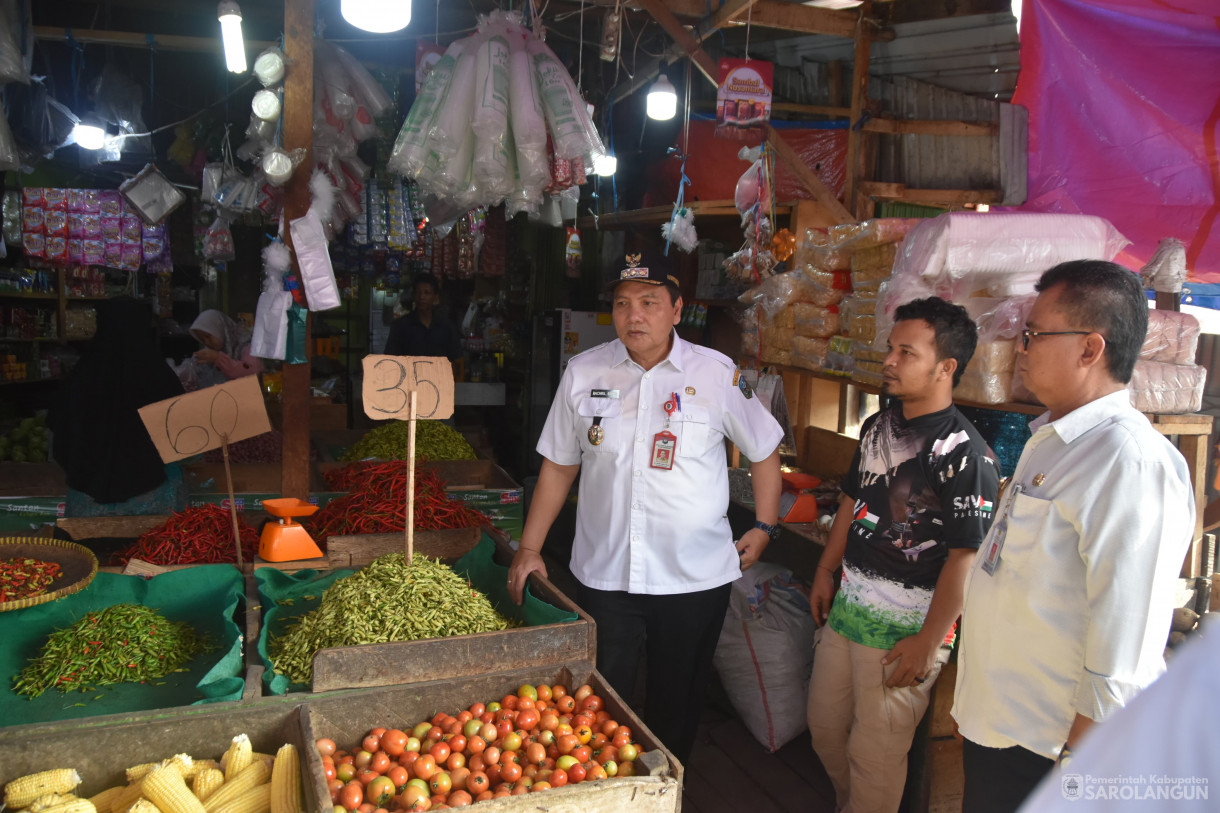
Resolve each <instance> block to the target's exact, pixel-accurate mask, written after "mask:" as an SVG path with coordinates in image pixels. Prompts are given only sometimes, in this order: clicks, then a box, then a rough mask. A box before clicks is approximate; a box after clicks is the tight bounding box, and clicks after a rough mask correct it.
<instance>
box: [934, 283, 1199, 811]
mask: <svg viewBox="0 0 1220 813" xmlns="http://www.w3.org/2000/svg"><path fill="white" fill-rule="evenodd" d="M1037 290H1038V292H1039V293H1038V298H1037V300H1036V301H1035V303H1034V306H1033V309H1032V310H1031V311H1030V314H1029V318H1028V319H1027V321H1026V329H1025V331H1024V332H1023V333H1022V338H1021V352H1020V355H1019V358H1018V365H1017V366H1018V369H1019V370H1020V372H1021V375H1022V376H1023V378H1024V380H1025V383H1026V386H1027V387H1028V388H1029V389H1030V391H1031V392H1033V393H1034V394H1035V395H1037V396H1038V398H1039V399H1041V401H1042V402H1043V403H1044V404H1046V406H1047V411H1046V412H1045V413H1043V414H1042V415H1041V416H1039V417H1038V418H1037V419H1036V420H1034V421H1033V423H1031V424H1030V429H1031V431H1032V432H1033V436H1032V437H1031V438H1030V440H1029V442H1028V443H1027V444H1026V445H1025V448H1024V450H1023V451H1022V452H1021V459H1020V461H1019V462H1018V463H1017V468H1016V471H1015V472H1014V473H1013V476H1012V480H1011V484H1010V485H1009V486H1008V488H1007V489H1006V492H1005V494H1004V495H1003V497H1002V498H1001V500H1000V506H999V509H998V512H997V515H996V521H995V524H994V525H993V526H992V528H991V532H990V534H989V535H988V537H987V539H986V541H985V542H984V543H983V547H982V549H981V552H980V555H979V556H978V558H977V559H976V561H975V563H974V566H973V567H972V568H971V571H970V574H969V575H968V577H967V581H966V601H965V609H964V610H963V613H962V642H961V652H960V654H959V659H958V672H957V689H956V694H955V702H954V706H953V712H952V714H953V717H954V719H955V720H957V723H958V727H959V730H960V732H961V734H962V736H963V737H965V745H964V758H963V761H964V768H965V773H966V786H965V795H964V798H963V806H962V807H963V811H964V812H965V813H975V811H985V812H986V813H1001V811H1012V810H1016V809H1017V808H1018V807H1019V806H1020V805H1021V802H1022V801H1023V800H1024V799H1025V797H1026V796H1028V795H1029V793H1030V792H1031V791H1032V790H1033V789H1034V787H1035V786H1036V785H1037V784H1038V782H1039V780H1041V779H1042V778H1043V777H1044V776H1045V775H1046V774H1047V773H1049V772H1050V770H1051V769H1052V767H1053V766H1054V765H1055V762H1056V760H1058V761H1060V762H1061V763H1064V762H1066V761H1067V760H1068V759H1070V754H1071V749H1072V748H1073V747H1074V746H1075V745H1076V744H1077V743H1078V742H1080V740H1081V738H1082V737H1084V736H1085V734H1086V732H1087V731H1088V730H1089V728H1090V727H1091V726H1092V725H1094V724H1095V723H1097V722H1100V721H1102V720H1105V719H1106V718H1107V717H1108V716H1110V715H1111V714H1113V713H1114V712H1115V711H1116V710H1118V709H1120V708H1122V707H1123V706H1125V705H1126V704H1127V703H1128V702H1130V701H1131V699H1132V698H1133V697H1135V695H1137V694H1138V693H1139V692H1140V691H1141V690H1142V689H1143V688H1144V687H1146V686H1147V685H1148V684H1149V683H1151V682H1152V681H1153V680H1154V679H1155V678H1156V677H1157V676H1158V675H1160V674H1161V672H1163V671H1164V669H1165V662H1164V658H1163V652H1164V648H1165V642H1166V639H1167V638H1168V635H1169V623H1170V617H1171V615H1172V612H1173V588H1174V583H1175V580H1176V579H1177V576H1178V571H1179V569H1180V567H1181V564H1182V560H1183V558H1184V556H1185V555H1186V549H1187V548H1188V547H1189V545H1190V540H1191V535H1192V533H1193V530H1194V523H1195V520H1194V515H1195V513H1194V512H1195V506H1194V494H1193V490H1192V488H1191V485H1190V477H1189V474H1188V472H1187V467H1186V461H1185V460H1183V458H1182V456H1181V454H1179V453H1178V451H1177V450H1176V449H1174V447H1173V446H1172V445H1171V444H1170V443H1169V441H1168V440H1166V439H1165V437H1164V436H1162V435H1161V434H1160V433H1159V432H1157V431H1156V430H1155V429H1153V428H1152V425H1151V424H1150V423H1149V421H1148V419H1147V418H1146V417H1144V416H1143V415H1141V414H1140V413H1139V412H1137V411H1136V410H1135V409H1134V408H1133V407H1132V406H1131V401H1130V396H1129V395H1128V392H1127V389H1126V385H1127V382H1128V381H1130V380H1131V371H1132V368H1133V367H1134V366H1135V360H1136V358H1137V357H1138V356H1139V352H1140V348H1141V346H1142V345H1143V342H1144V334H1145V333H1146V332H1147V328H1148V304H1147V299H1146V297H1145V295H1144V291H1143V289H1142V288H1141V287H1140V283H1139V278H1138V277H1137V276H1136V275H1135V274H1133V273H1131V272H1130V271H1128V270H1127V269H1125V268H1123V267H1121V266H1119V265H1115V264H1114V263H1109V262H1103V261H1100V260H1078V261H1073V262H1068V263H1062V264H1060V265H1057V266H1055V267H1054V268H1052V269H1050V270H1049V271H1047V272H1046V273H1045V274H1043V275H1042V278H1041V280H1040V281H1039V282H1038V286H1037Z"/></svg>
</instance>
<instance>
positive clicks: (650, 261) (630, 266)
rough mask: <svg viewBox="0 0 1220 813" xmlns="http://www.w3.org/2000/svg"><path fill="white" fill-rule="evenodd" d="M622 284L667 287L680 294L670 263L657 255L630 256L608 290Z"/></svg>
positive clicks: (610, 283)
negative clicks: (633, 283)
mask: <svg viewBox="0 0 1220 813" xmlns="http://www.w3.org/2000/svg"><path fill="white" fill-rule="evenodd" d="M620 282H642V283H644V284H645V285H667V286H669V287H670V288H672V289H673V292H674V293H675V294H677V293H680V289H679V286H678V278H677V277H675V276H674V275H673V274H671V273H670V266H669V262H668V261H667V260H665V259H664V258H663V257H661V256H659V255H657V256H654V255H648V256H645V255H644V254H628V255H627V257H626V265H624V267H623V268H622V269H621V270H620V271H619V272H618V275H617V277H615V278H613V279H611V280H610V282H609V284H608V285H607V286H606V289H607V290H609V291H613V290H614V289H615V288H616V287H617V286H618V284H619V283H620Z"/></svg>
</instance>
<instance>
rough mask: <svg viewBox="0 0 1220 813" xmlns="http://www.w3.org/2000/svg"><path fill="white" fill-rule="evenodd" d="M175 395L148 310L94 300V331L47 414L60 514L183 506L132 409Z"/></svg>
mask: <svg viewBox="0 0 1220 813" xmlns="http://www.w3.org/2000/svg"><path fill="white" fill-rule="evenodd" d="M182 394H183V388H182V384H181V383H180V382H179V381H178V378H177V377H176V376H175V375H174V371H173V370H171V369H170V367H169V366H168V365H167V364H166V363H165V360H164V359H162V358H161V355H160V352H159V351H158V348H157V335H156V327H155V323H154V321H153V313H152V309H151V308H150V307H149V306H148V305H147V304H146V303H144V302H140V301H138V300H135V299H132V298H130V297H117V298H115V299H111V300H108V301H105V302H102V303H100V304H99V305H98V308H97V333H96V334H95V335H94V337H93V340H92V341H91V342H89V345H88V347H87V348H86V350H85V352H84V354H83V355H82V356H81V359H80V361H78V362H77V363H76V366H75V367H73V368H72V371H71V372H70V373H69V374H68V376H67V377H66V378H65V379H64V382H63V384H62V386H61V388H60V393H59V396H58V397H57V398H56V399H55V402H54V403H53V404H52V406H51V409H50V411H49V413H48V415H47V425H48V426H49V427H50V429H51V432H52V440H51V449H52V456H53V457H54V459H55V461H56V462H57V463H58V464H59V465H60V466H61V467H62V468H63V469H64V471H65V473H66V474H67V482H68V496H67V500H66V504H65V507H64V514H65V516H69V517H91V516H130V515H140V514H169V513H171V512H173V511H181V510H183V509H184V508H186V502H187V489H186V483H185V482H184V480H183V478H182V471H181V469H180V468H179V467H178V464H177V463H171V464H169V465H166V464H164V463H163V462H162V461H161V456H160V455H159V454H158V453H157V448H156V446H155V445H153V442H152V439H151V438H150V437H149V435H148V430H147V429H145V427H144V422H143V421H142V420H141V419H140V415H139V412H138V410H139V409H140V408H141V407H143V406H147V405H148V404H152V403H155V402H157V401H163V400H165V399H167V398H173V397H174V396H176V395H182Z"/></svg>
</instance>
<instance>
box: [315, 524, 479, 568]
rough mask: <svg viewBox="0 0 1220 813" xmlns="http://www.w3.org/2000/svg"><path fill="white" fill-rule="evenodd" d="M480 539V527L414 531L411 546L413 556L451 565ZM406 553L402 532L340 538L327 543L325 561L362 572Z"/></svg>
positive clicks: (404, 536)
mask: <svg viewBox="0 0 1220 813" xmlns="http://www.w3.org/2000/svg"><path fill="white" fill-rule="evenodd" d="M482 535H483V529H482V528H481V527H474V528H450V529H446V530H442V531H416V532H415V536H414V538H413V540H412V544H413V545H414V549H415V552H416V553H422V554H423V555H424V556H428V557H431V558H433V559H440V560H441V561H442V562H445V563H446V564H452V563H453V562H456V561H457V560H458V559H460V558H462V557H463V556H465V555H466V554H467V553H469V552H470V551H471V550H472V549H473V548H474V546H475V545H477V544H478V542H479V539H480V538H481V537H482ZM405 549H406V535H405V534H404V533H402V532H401V531H400V532H397V533H392V534H339V535H336V536H332V537H330V538H329V539H327V540H326V561H327V564H328V565H329V566H330V567H352V568H361V567H364V566H365V565H367V564H370V563H371V562H372V561H373V560H374V559H376V558H377V557H378V556H384V555H385V554H387V553H402V552H403V551H404V550H405ZM310 566H311V567H315V565H310Z"/></svg>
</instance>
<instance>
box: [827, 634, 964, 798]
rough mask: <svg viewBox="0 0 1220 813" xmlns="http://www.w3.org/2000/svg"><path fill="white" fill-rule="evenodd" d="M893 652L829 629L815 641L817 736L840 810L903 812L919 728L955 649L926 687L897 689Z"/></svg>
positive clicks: (945, 654)
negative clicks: (886, 660) (892, 682)
mask: <svg viewBox="0 0 1220 813" xmlns="http://www.w3.org/2000/svg"><path fill="white" fill-rule="evenodd" d="M885 652H886V651H885V650H883V649H875V648H873V647H871V646H864V645H863V644H857V643H856V642H854V641H849V640H848V639H846V638H844V637H843V636H841V635H839V634H838V633H837V632H835V631H834V630H832V629H831V628H830V626H829V625H828V624H823V625H822V627H821V629H819V630H818V632H817V635H816V636H815V638H814V649H813V674H812V676H811V677H810V680H809V706H808V716H809V734H810V736H811V737H812V739H813V750H814V751H815V752H817V755H818V758H819V759H820V760H821V761H822V765H823V767H825V768H826V773H827V774H829V775H830V781H831V783H832V784H833V785H834V789H835V795H836V797H837V804H838V809H839V810H840V811H844V812H848V813H894V811H896V810H898V805H899V804H900V803H901V802H902V790H903V787H904V786H905V784H906V778H907V752H908V751H909V750H910V749H911V740H912V739H913V738H914V736H915V727H916V726H917V725H919V721H920V719H922V718H923V715H924V712H925V711H926V710H927V708H928V700H929V698H930V697H931V693H932V686H933V684H934V683H935V682H936V678H937V676H938V675H939V674H940V670H941V667H942V666H943V665H944V663H945V661H946V660H948V658H949V650H948V649H945V648H943V647H942V648H941V650H940V653H939V654H938V655H937V660H936V667H935V669H934V670H933V672H932V673H931V674H929V675H928V676H927V677H926V678H925V680H924V682H923V683H920V684H916V685H912V686H909V687H906V688H895V689H890V688H886V686H885V681H886V679H887V678H889V676H890V675H891V674H892V673H893V671H894V670H895V669H897V668H898V663H897V662H895V663H891V664H890V665H888V666H882V665H881V659H882V658H883V657H884V656H885Z"/></svg>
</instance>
